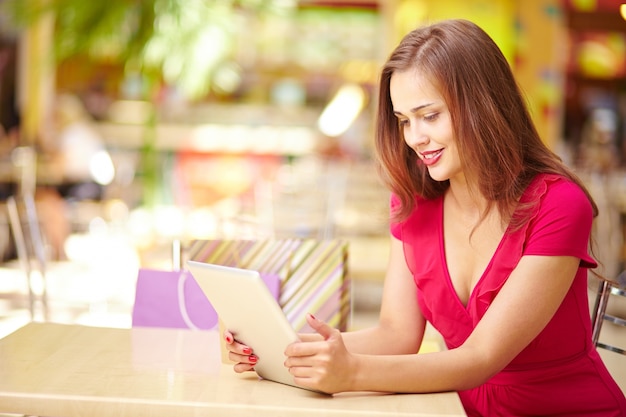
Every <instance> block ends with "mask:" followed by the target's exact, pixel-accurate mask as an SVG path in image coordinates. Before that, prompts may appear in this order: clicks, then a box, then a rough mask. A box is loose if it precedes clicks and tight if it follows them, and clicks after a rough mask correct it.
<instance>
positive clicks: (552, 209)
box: [523, 176, 598, 268]
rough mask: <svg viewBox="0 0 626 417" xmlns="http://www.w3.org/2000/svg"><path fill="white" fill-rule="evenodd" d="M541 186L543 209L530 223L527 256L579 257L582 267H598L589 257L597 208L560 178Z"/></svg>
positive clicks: (549, 177)
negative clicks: (594, 209) (594, 213)
mask: <svg viewBox="0 0 626 417" xmlns="http://www.w3.org/2000/svg"><path fill="white" fill-rule="evenodd" d="M539 185H540V187H538V188H537V190H536V191H537V192H541V194H542V195H541V204H540V209H539V210H538V211H537V213H536V215H535V216H534V217H533V218H532V220H531V221H530V222H529V226H528V231H527V236H526V244H525V247H524V251H523V254H524V255H551V256H575V257H577V258H579V259H580V260H581V266H582V267H585V268H595V267H596V266H598V264H597V263H596V261H595V260H594V259H593V258H592V257H591V256H590V255H589V239H590V236H591V228H592V223H593V209H592V206H591V203H590V202H589V199H588V198H587V196H586V195H585V193H584V192H583V190H581V189H580V187H578V185H576V184H575V183H573V182H571V181H567V180H565V179H563V178H560V177H557V176H546V178H545V180H544V181H543V182H542V183H541V184H539ZM548 189H549V190H550V192H549V193H548V192H547V190H548Z"/></svg>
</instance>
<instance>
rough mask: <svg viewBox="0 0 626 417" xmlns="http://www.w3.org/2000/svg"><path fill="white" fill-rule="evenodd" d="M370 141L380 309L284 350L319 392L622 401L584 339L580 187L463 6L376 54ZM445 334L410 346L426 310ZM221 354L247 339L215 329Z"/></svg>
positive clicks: (484, 400)
mask: <svg viewBox="0 0 626 417" xmlns="http://www.w3.org/2000/svg"><path fill="white" fill-rule="evenodd" d="M376 146H377V152H378V156H379V159H380V162H381V167H382V174H383V177H384V178H385V180H386V182H387V184H388V186H389V188H390V190H391V191H392V199H391V212H392V223H391V235H392V239H391V240H392V243H391V253H390V260H389V267H388V271H387V274H386V278H385V286H384V291H383V299H382V306H381V313H380V320H379V324H378V325H377V326H376V327H374V328H371V329H367V330H361V331H357V332H349V333H343V334H342V333H340V332H339V331H337V330H335V329H332V328H330V327H329V326H328V325H326V324H325V323H322V322H320V321H319V320H317V319H315V318H314V317H312V316H310V317H308V318H307V320H308V322H309V324H310V325H311V327H312V328H313V329H315V330H316V331H317V334H315V335H302V341H301V342H297V343H294V344H292V345H290V346H289V347H288V348H287V349H286V352H285V355H286V360H285V366H287V367H288V368H289V370H290V372H291V374H292V375H293V376H294V380H295V381H296V383H297V384H299V385H302V386H306V387H313V388H317V389H319V390H321V391H324V392H328V393H336V392H341V391H356V390H359V391H361V390H373V391H385V392H412V393H417V392H439V391H452V390H453V391H458V392H459V395H460V397H461V400H462V402H463V405H464V407H465V409H466V411H467V413H468V415H470V416H480V415H488V416H493V415H506V416H520V415H541V416H547V415H567V416H573V415H585V416H591V415H593V416H622V415H626V399H625V398H624V394H623V393H622V392H621V390H620V388H619V387H618V386H617V384H616V383H615V381H614V380H613V379H612V378H611V376H610V375H609V373H608V371H607V369H606V367H605V366H604V364H603V363H602V361H601V359H600V357H599V355H598V353H597V352H596V350H595V347H594V345H593V344H592V342H591V321H590V317H589V306H588V298H587V269H588V268H593V267H595V266H596V262H595V261H594V259H593V258H592V257H591V256H590V255H589V254H588V247H589V240H590V233H591V225H592V221H593V218H594V217H595V216H596V215H597V210H596V206H595V203H594V202H593V200H592V199H591V197H590V196H589V193H588V192H587V191H586V190H585V188H584V186H583V185H582V184H581V183H580V181H579V180H578V179H577V178H576V176H575V175H574V174H573V173H572V172H570V170H569V169H567V168H566V167H565V166H564V165H563V164H562V163H561V161H560V160H559V158H558V157H557V156H556V155H555V154H554V153H553V152H551V151H550V150H549V149H548V148H547V147H546V146H545V145H544V144H543V142H542V141H541V139H540V138H539V135H538V133H537V131H536V129H535V127H534V125H533V123H532V120H531V117H530V115H529V112H528V110H527V108H526V106H525V102H524V99H523V97H522V95H521V93H520V91H519V89H518V87H517V84H516V82H515V80H514V78H513V75H512V73H511V70H510V68H509V65H508V63H507V61H506V59H505V57H504V56H503V55H502V53H501V51H500V50H499V49H498V47H497V46H496V44H495V43H494V42H493V41H492V40H491V38H490V37H489V36H488V35H487V34H486V33H485V32H484V31H483V30H481V29H480V28H479V27H477V26H476V25H474V24H473V23H470V22H468V21H464V20H449V21H443V22H440V23H438V24H434V25H432V26H429V27H425V28H421V29H417V30H415V31H413V32H411V33H409V34H408V35H407V36H406V37H405V38H404V39H403V40H402V42H401V43H400V45H399V46H398V47H397V48H396V49H395V51H394V52H393V53H392V55H391V57H390V58H389V60H388V61H387V63H386V65H385V66H384V68H383V70H382V77H381V81H380V96H379V110H378V127H377V137H376ZM427 321H428V322H430V323H432V325H433V326H434V327H435V328H436V329H437V330H438V331H439V332H440V333H441V334H442V336H443V338H444V340H445V342H446V345H447V347H448V349H447V350H445V351H442V352H436V353H429V354H419V355H418V354H416V352H417V351H418V349H419V347H420V344H421V342H422V338H423V335H424V329H425V325H426V322H427ZM225 337H226V339H227V342H228V347H229V350H230V353H229V355H230V358H231V359H232V360H234V361H236V362H237V364H236V365H235V370H236V371H237V372H244V371H248V370H252V369H254V364H255V363H256V361H257V360H262V359H259V358H257V357H256V356H254V353H253V350H252V349H251V347H248V346H244V345H242V344H240V343H238V342H236V341H235V340H234V339H235V338H236V335H233V334H231V333H229V332H226V333H225Z"/></svg>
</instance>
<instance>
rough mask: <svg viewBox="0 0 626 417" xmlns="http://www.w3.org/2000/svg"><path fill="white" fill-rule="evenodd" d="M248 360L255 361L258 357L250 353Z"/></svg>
mask: <svg viewBox="0 0 626 417" xmlns="http://www.w3.org/2000/svg"><path fill="white" fill-rule="evenodd" d="M248 360H249V361H250V362H252V363H256V362H257V361H258V360H259V358H257V357H256V356H254V355H250V357H249V358H248Z"/></svg>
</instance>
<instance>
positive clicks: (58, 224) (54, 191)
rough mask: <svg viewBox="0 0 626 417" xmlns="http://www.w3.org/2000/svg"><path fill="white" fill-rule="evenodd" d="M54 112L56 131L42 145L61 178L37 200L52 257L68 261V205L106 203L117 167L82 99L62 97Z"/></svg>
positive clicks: (42, 190) (39, 192) (47, 134)
mask: <svg viewBox="0 0 626 417" xmlns="http://www.w3.org/2000/svg"><path fill="white" fill-rule="evenodd" d="M52 110H53V113H52V118H53V119H52V126H53V128H52V129H51V131H50V132H45V136H44V137H43V141H42V142H43V144H44V145H43V150H44V153H45V154H47V158H46V159H47V160H48V161H49V165H50V166H51V167H52V168H51V171H52V172H54V173H55V174H57V175H58V178H57V180H56V182H57V183H56V184H54V186H50V185H48V184H41V185H40V186H39V187H38V188H37V193H36V197H37V204H38V206H39V207H38V208H39V210H38V212H39V215H40V217H41V220H42V228H43V230H44V234H45V235H46V238H47V240H48V243H49V246H50V247H51V252H52V253H51V257H52V258H54V259H65V258H66V255H65V250H64V244H65V241H66V239H67V237H68V236H69V235H70V233H72V229H73V226H72V224H71V219H70V217H71V214H70V210H69V207H68V203H70V204H72V203H74V202H78V201H86V200H89V201H100V200H102V198H103V196H104V191H105V187H106V185H108V184H109V183H110V182H111V181H112V180H113V176H114V167H113V163H112V161H111V157H110V155H109V153H108V151H107V150H106V148H105V146H104V142H103V140H102V138H101V137H100V135H99V134H98V132H97V131H96V130H95V128H94V127H93V126H92V120H91V117H90V115H89V113H88V112H87V111H86V109H85V106H84V105H83V103H82V102H81V101H80V99H79V98H78V97H76V96H74V95H70V94H61V95H59V96H58V97H57V98H56V101H55V103H54V105H53V108H52Z"/></svg>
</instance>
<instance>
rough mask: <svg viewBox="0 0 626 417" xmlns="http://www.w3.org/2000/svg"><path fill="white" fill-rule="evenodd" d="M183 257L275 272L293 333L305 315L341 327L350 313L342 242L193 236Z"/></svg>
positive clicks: (304, 328)
mask: <svg viewBox="0 0 626 417" xmlns="http://www.w3.org/2000/svg"><path fill="white" fill-rule="evenodd" d="M188 256H189V259H193V260H196V261H201V262H208V263H215V264H220V265H227V266H237V267H241V268H247V269H254V270H257V271H259V272H262V273H277V274H279V276H281V277H282V278H281V286H280V296H279V299H278V302H279V304H280V305H281V307H282V309H283V311H284V312H285V316H286V317H287V319H288V320H289V322H290V323H291V324H292V326H293V328H294V329H295V330H296V331H309V330H310V329H309V328H308V325H307V324H306V313H312V314H314V315H315V316H316V317H317V318H319V319H320V320H323V321H325V322H327V323H328V324H329V325H331V326H333V327H335V328H338V329H339V330H342V331H345V330H347V329H348V326H349V322H350V315H351V312H352V305H351V289H350V280H349V278H348V269H347V265H348V244H347V242H345V241H342V240H338V239H331V240H316V239H276V240H273V239H267V240H196V241H193V242H191V245H190V247H189V248H188Z"/></svg>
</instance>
